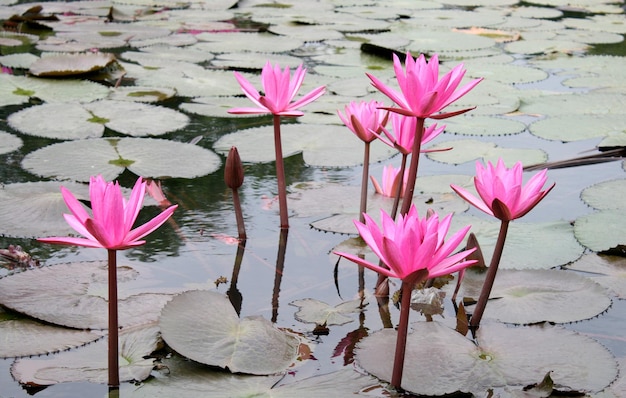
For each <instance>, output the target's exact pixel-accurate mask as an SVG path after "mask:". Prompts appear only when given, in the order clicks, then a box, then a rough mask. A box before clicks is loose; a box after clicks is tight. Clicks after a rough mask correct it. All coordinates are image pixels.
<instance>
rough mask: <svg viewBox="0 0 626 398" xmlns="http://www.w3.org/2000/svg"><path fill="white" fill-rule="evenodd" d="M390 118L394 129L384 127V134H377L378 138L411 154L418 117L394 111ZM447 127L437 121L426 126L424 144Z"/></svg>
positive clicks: (423, 136) (405, 153)
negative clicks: (438, 124)
mask: <svg viewBox="0 0 626 398" xmlns="http://www.w3.org/2000/svg"><path fill="white" fill-rule="evenodd" d="M390 119H391V126H392V128H393V131H392V132H390V131H389V130H387V129H385V128H383V133H384V135H382V134H377V136H378V138H379V139H380V140H381V141H382V142H384V143H385V144H387V145H389V146H390V147H392V148H396V149H397V150H398V151H400V153H402V154H403V155H409V154H410V153H411V151H412V150H413V141H414V140H415V126H416V124H417V119H416V118H414V117H409V116H404V115H401V114H399V113H392V114H391V116H390ZM445 128H446V126H445V124H444V125H443V126H440V127H438V126H437V123H434V124H432V125H430V126H428V127H426V128H425V129H424V134H423V135H422V145H423V144H426V143H428V142H430V141H432V140H433V139H434V138H435V137H437V136H438V135H439V134H441V133H442V132H443V130H444V129H445ZM421 152H426V151H421Z"/></svg>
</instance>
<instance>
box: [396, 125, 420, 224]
mask: <svg viewBox="0 0 626 398" xmlns="http://www.w3.org/2000/svg"><path fill="white" fill-rule="evenodd" d="M423 135H424V118H421V117H418V118H417V123H415V141H413V150H412V151H411V164H410V165H409V176H408V177H407V182H406V189H405V191H404V197H403V198H402V209H401V210H400V214H402V215H404V214H406V213H408V212H409V209H410V208H411V202H412V200H413V191H414V190H415V180H416V179H417V167H418V166H419V159H420V150H421V149H422V136H423Z"/></svg>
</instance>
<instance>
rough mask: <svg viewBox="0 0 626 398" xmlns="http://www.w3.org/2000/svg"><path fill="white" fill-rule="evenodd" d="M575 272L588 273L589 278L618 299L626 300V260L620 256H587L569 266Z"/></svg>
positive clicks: (592, 254) (591, 254)
mask: <svg viewBox="0 0 626 398" xmlns="http://www.w3.org/2000/svg"><path fill="white" fill-rule="evenodd" d="M567 268H568V269H571V270H574V271H582V272H587V273H588V274H587V277H588V278H590V279H593V280H594V281H596V282H598V283H599V284H601V285H602V286H604V287H606V288H607V289H609V290H610V291H611V292H613V293H614V294H615V295H617V297H618V298H621V299H623V298H626V259H625V258H624V257H620V256H608V255H601V254H600V255H599V254H595V253H590V254H585V255H584V256H582V257H581V258H579V259H578V260H577V261H575V262H573V263H572V264H570V265H568V266H567Z"/></svg>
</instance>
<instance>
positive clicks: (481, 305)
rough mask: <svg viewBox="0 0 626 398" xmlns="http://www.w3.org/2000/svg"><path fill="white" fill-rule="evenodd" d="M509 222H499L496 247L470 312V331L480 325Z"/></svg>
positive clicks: (494, 278)
mask: <svg viewBox="0 0 626 398" xmlns="http://www.w3.org/2000/svg"><path fill="white" fill-rule="evenodd" d="M509 222H510V221H509V220H502V222H501V224H500V232H499V233H498V240H497V241H496V247H495V249H494V250H493V257H492V258H491V263H490V264H489V268H488V269H487V275H485V282H484V283H483V288H482V290H481V291H480V296H479V297H478V302H477V303H476V308H475V309H474V312H473V313H472V319H471V320H470V328H471V330H472V333H474V332H476V330H478V327H479V326H480V320H481V319H482V317H483V312H485V307H486V306H487V301H488V300H489V295H490V294H491V288H492V287H493V282H494V281H495V280H496V273H497V272H498V265H500V259H501V258H502V251H503V249H504V241H505V240H506V233H507V231H508V229H509Z"/></svg>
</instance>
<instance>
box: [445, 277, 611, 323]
mask: <svg viewBox="0 0 626 398" xmlns="http://www.w3.org/2000/svg"><path fill="white" fill-rule="evenodd" d="M484 277H485V273H484V272H483V273H476V272H471V271H467V272H466V273H465V276H464V278H463V283H462V284H461V290H460V291H459V294H460V295H461V296H463V297H471V298H473V299H474V300H478V296H479V295H480V290H481V289H482V285H483V281H484ZM452 285H454V284H452ZM489 299H490V300H489V302H488V303H487V308H486V309H485V314H484V316H485V317H486V318H490V319H495V320H498V321H500V322H506V323H515V324H532V323H539V322H551V323H571V322H578V321H582V320H585V319H590V318H593V317H595V316H598V315H599V314H601V313H602V312H604V311H606V310H607V309H608V308H609V307H610V306H611V299H610V298H609V297H608V295H607V292H606V289H605V288H604V287H602V286H601V285H600V284H599V283H596V282H594V281H593V280H591V279H590V278H587V277H584V276H581V275H579V274H576V273H573V272H566V271H562V270H537V269H534V270H531V269H527V270H513V269H498V274H497V276H496V280H495V283H494V285H493V289H492V290H491V294H490V295H489ZM472 310H473V306H468V307H467V311H468V312H472Z"/></svg>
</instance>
